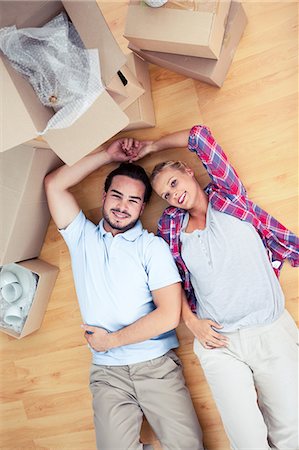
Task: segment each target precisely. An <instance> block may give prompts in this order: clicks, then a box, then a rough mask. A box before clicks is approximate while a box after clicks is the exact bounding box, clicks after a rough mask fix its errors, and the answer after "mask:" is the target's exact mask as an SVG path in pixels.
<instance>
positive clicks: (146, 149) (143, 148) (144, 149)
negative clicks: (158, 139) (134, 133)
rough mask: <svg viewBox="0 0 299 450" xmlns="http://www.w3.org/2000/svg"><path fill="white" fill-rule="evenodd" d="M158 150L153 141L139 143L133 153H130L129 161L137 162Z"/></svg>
mask: <svg viewBox="0 0 299 450" xmlns="http://www.w3.org/2000/svg"><path fill="white" fill-rule="evenodd" d="M158 150H159V148H158V146H157V144H156V143H155V141H141V142H139V146H138V148H137V149H136V151H135V152H132V154H131V159H130V161H138V160H139V159H141V158H144V157H145V156H146V155H149V154H150V153H154V152H157V151H158Z"/></svg>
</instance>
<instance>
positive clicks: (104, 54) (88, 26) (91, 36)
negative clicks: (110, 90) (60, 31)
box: [63, 0, 126, 137]
mask: <svg viewBox="0 0 299 450" xmlns="http://www.w3.org/2000/svg"><path fill="white" fill-rule="evenodd" d="M63 5H64V7H65V10H66V11H67V13H68V15H69V17H70V19H71V21H72V22H73V24H74V25H75V27H76V29H77V31H78V32H79V34H80V36H81V39H82V41H83V42H84V45H85V47H86V48H98V50H99V54H100V66H101V74H102V79H103V81H104V84H105V85H106V86H107V84H109V83H110V81H111V80H112V78H113V77H114V75H115V74H116V73H117V71H118V70H119V69H120V68H121V67H122V66H123V65H124V64H125V63H126V57H125V55H124V54H123V52H122V51H121V49H120V47H119V45H118V44H117V42H116V40H115V38H114V36H113V34H112V33H111V31H110V29H109V27H108V25H107V23H106V21H105V18H104V16H103V14H102V12H101V10H100V8H99V6H98V5H97V3H96V1H94V0H93V1H90V0H87V1H68V0H65V1H63ZM110 137H111V136H110Z"/></svg>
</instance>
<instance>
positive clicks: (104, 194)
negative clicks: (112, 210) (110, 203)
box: [102, 191, 107, 203]
mask: <svg viewBox="0 0 299 450" xmlns="http://www.w3.org/2000/svg"><path fill="white" fill-rule="evenodd" d="M106 196H107V192H105V191H104V192H103V195H102V202H103V203H104V201H105V198H106Z"/></svg>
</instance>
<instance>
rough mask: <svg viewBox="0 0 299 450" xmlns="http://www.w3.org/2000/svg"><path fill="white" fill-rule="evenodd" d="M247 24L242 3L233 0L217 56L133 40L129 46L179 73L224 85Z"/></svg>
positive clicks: (219, 85)
mask: <svg viewBox="0 0 299 450" xmlns="http://www.w3.org/2000/svg"><path fill="white" fill-rule="evenodd" d="M246 25H247V17H246V14H245V11H244V7H243V6H242V4H241V3H238V2H232V3H231V7H230V10H229V15H228V21H227V26H226V29H225V34H224V39H223V44H222V48H221V52H220V55H219V59H218V60H213V59H206V58H197V57H194V56H182V55H173V54H171V53H160V52H150V51H147V50H140V49H139V48H137V47H135V46H134V45H132V44H129V48H130V49H131V50H133V52H135V53H136V54H138V55H139V56H141V57H142V58H144V59H145V60H146V61H148V62H150V63H152V64H156V65H158V66H161V67H164V68H165V69H169V70H172V71H173V72H177V73H180V74H182V75H185V76H186V77H190V78H194V79H196V80H200V81H204V82H205V83H209V84H212V85H215V86H218V87H221V86H222V85H223V83H224V80H225V78H226V75H227V72H228V70H229V68H230V66H231V63H232V61H233V58H234V55H235V52H236V50H237V46H238V44H239V42H240V40H241V37H242V35H243V32H244V30H245V28H246Z"/></svg>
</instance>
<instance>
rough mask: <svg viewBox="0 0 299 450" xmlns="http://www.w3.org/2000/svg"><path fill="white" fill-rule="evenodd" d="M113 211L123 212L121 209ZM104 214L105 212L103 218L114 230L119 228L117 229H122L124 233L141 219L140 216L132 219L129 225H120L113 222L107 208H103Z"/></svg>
mask: <svg viewBox="0 0 299 450" xmlns="http://www.w3.org/2000/svg"><path fill="white" fill-rule="evenodd" d="M113 211H116V212H121V211H120V210H119V209H113ZM102 214H103V219H104V221H105V222H107V224H108V225H109V226H110V227H111V228H112V229H113V230H117V231H122V232H123V233H124V232H125V231H128V230H130V229H131V228H133V227H134V226H135V225H136V223H137V222H138V220H139V217H137V219H134V220H132V221H131V222H129V223H128V224H127V225H124V226H122V225H118V224H117V223H113V222H111V220H110V219H109V216H108V213H107V212H106V211H105V208H104V207H103V208H102Z"/></svg>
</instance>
